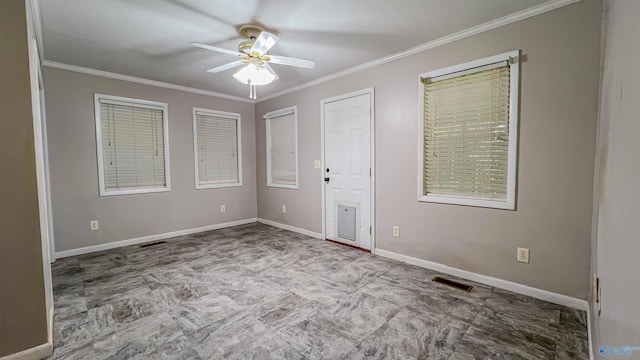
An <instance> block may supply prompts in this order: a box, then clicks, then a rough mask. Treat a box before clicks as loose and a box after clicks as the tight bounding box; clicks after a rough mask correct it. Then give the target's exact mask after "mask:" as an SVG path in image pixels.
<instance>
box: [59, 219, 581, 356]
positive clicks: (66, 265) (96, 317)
mask: <svg viewBox="0 0 640 360" xmlns="http://www.w3.org/2000/svg"><path fill="white" fill-rule="evenodd" d="M52 271H53V284H54V301H55V315H54V355H53V356H52V357H51V359H83V360H91V359H203V360H205V359H451V360H453V359H456V360H461V359H465V360H466V359H528V360H541V359H588V348H587V329H586V314H585V313H584V312H582V311H577V310H573V309H569V308H565V307H562V306H559V305H554V304H551V303H547V302H544V301H540V300H536V299H533V298H529V297H526V296H522V295H518V294H514V293H510V292H507V291H503V290H500V289H495V288H491V287H488V286H485V285H482V284H477V283H471V282H468V281H465V282H467V283H471V284H472V285H473V286H474V289H473V291H472V292H471V293H466V292H462V291H460V290H457V289H453V288H450V287H447V286H444V285H440V284H436V283H433V282H431V278H432V277H433V276H434V275H436V273H435V272H433V271H430V270H426V269H423V268H419V267H416V266H411V265H407V264H403V263H400V262H397V261H393V260H389V259H385V258H381V257H378V256H375V255H371V254H369V253H366V252H363V251H359V250H356V249H352V248H349V247H346V246H342V245H339V244H334V243H331V242H327V241H321V240H318V239H313V238H310V237H307V236H305V235H300V234H297V233H293V232H289V231H286V230H282V229H278V228H275V227H270V226H267V225H262V224H249V225H243V226H237V227H232V228H226V229H221V230H216V231H210V232H205V233H199V234H193V235H188V236H182V237H178V238H174V239H169V240H166V243H163V244H158V245H153V246H149V247H144V248H141V247H139V246H129V247H125V248H119V249H114V250H107V251H102V252H98V253H92V254H87V255H81V256H75V257H70V258H64V259H59V260H58V261H56V262H55V263H54V264H53V269H52ZM450 278H451V277H450Z"/></svg>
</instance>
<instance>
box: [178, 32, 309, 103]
mask: <svg viewBox="0 0 640 360" xmlns="http://www.w3.org/2000/svg"><path fill="white" fill-rule="evenodd" d="M239 32H240V34H241V35H242V36H244V37H246V38H247V39H248V40H245V41H243V42H241V43H240V44H239V45H238V51H234V50H228V49H224V48H219V47H217V46H211V45H207V44H202V43H198V42H190V43H189V45H192V46H196V47H199V48H202V49H206V50H211V51H217V52H220V53H223V54H228V55H233V56H238V57H240V58H241V59H240V60H237V61H233V62H230V63H228V64H224V65H220V66H218V67H214V68H213V69H209V70H207V72H210V73H214V74H215V73H219V72H222V71H226V70H230V69H233V68H236V67H240V66H242V68H240V70H238V71H236V72H235V73H234V74H233V77H234V78H236V80H238V81H240V82H241V83H243V84H248V85H249V98H251V99H256V98H257V96H256V86H258V85H266V84H269V83H271V82H272V81H274V80H276V79H278V75H276V73H275V71H273V69H272V68H271V66H270V65H269V63H272V64H279V65H288V66H296V67H301V68H305V69H312V68H313V67H314V66H315V65H316V63H315V61H312V60H305V59H297V58H292V57H286V56H277V55H267V51H269V49H271V47H273V45H275V44H276V43H277V42H278V40H280V38H279V37H278V36H276V35H274V34H272V33H269V32H266V31H264V30H263V29H262V28H260V27H259V26H256V25H244V26H242V27H240V29H239Z"/></svg>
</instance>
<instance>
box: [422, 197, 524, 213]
mask: <svg viewBox="0 0 640 360" xmlns="http://www.w3.org/2000/svg"><path fill="white" fill-rule="evenodd" d="M418 201H420V202H430V203H438V204H450V205H463V206H475V207H484V208H492V209H503V210H515V208H516V207H515V201H514V200H513V199H507V200H505V201H500V200H488V199H472V198H463V197H452V196H436V195H423V196H420V197H418Z"/></svg>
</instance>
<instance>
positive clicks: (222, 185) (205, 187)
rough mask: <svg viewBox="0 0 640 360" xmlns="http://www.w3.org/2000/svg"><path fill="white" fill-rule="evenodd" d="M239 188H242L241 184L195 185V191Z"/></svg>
mask: <svg viewBox="0 0 640 360" xmlns="http://www.w3.org/2000/svg"><path fill="white" fill-rule="evenodd" d="M241 186H242V183H241V182H234V183H218V184H196V190H204V189H218V188H229V187H241Z"/></svg>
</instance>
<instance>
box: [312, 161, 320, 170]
mask: <svg viewBox="0 0 640 360" xmlns="http://www.w3.org/2000/svg"><path fill="white" fill-rule="evenodd" d="M313 167H314V168H315V169H320V160H315V161H314V162H313Z"/></svg>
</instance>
